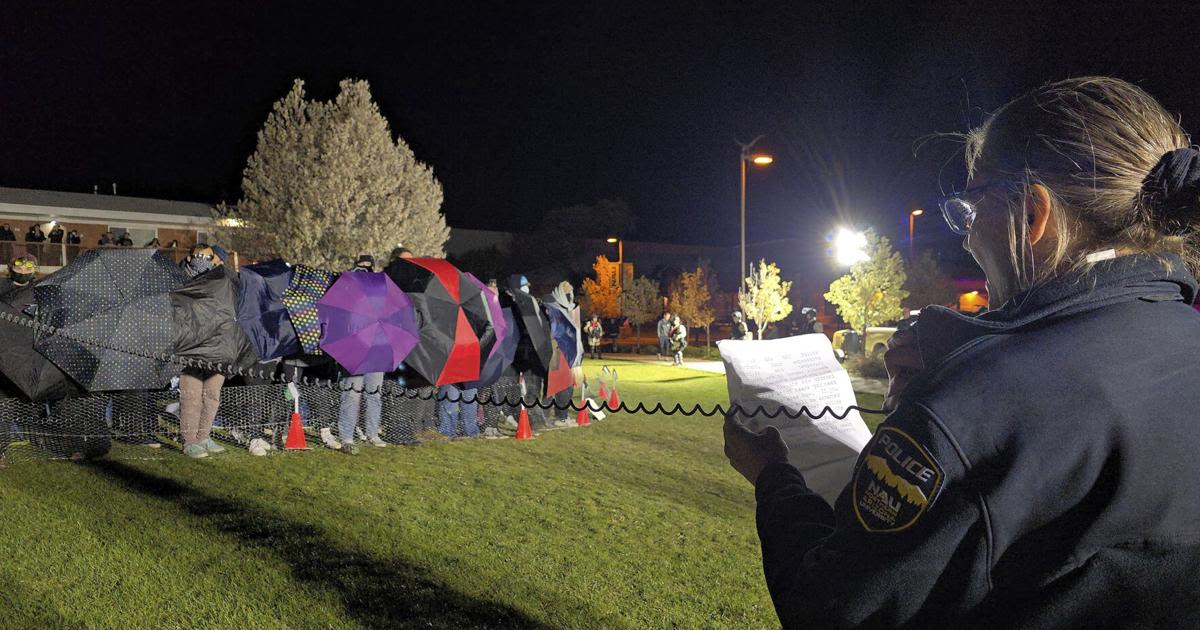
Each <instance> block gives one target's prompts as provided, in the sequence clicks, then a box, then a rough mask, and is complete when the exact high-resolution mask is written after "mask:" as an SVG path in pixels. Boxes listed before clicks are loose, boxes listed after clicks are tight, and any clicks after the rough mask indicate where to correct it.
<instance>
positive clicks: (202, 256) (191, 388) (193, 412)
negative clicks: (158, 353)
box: [179, 243, 225, 459]
mask: <svg viewBox="0 0 1200 630" xmlns="http://www.w3.org/2000/svg"><path fill="white" fill-rule="evenodd" d="M180 266H181V267H182V269H183V271H184V273H185V274H187V276H188V278H189V281H193V280H196V279H197V278H200V277H201V276H203V275H204V274H207V273H209V272H211V271H213V269H215V268H216V267H219V266H221V259H220V258H217V256H216V254H215V253H214V252H213V248H212V247H210V246H209V245H207V244H205V243H198V244H197V245H196V246H195V247H193V248H192V250H191V252H190V253H189V254H188V257H187V258H186V259H184V261H183V263H182V264H181V265H180ZM224 384H225V375H224V374H222V373H220V372H215V371H210V370H206V369H203V368H200V367H191V366H189V367H186V368H184V369H183V370H182V372H180V374H179V433H180V437H181V439H182V441H183V454H184V455H186V456H188V457H190V458H192V459H201V458H205V457H208V456H209V455H210V454H212V455H216V454H219V453H224V452H225V447H223V446H221V445H220V444H217V442H216V441H215V440H213V439H212V426H213V421H214V420H215V419H216V417H217V408H218V407H220V406H221V387H222V386H223V385H224Z"/></svg>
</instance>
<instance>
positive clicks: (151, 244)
mask: <svg viewBox="0 0 1200 630" xmlns="http://www.w3.org/2000/svg"><path fill="white" fill-rule="evenodd" d="M146 247H153V248H154V249H158V248H160V247H162V243H160V242H158V237H157V236H155V237H154V238H152V239H150V242H149V243H146Z"/></svg>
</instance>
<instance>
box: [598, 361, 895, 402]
mask: <svg viewBox="0 0 1200 630" xmlns="http://www.w3.org/2000/svg"><path fill="white" fill-rule="evenodd" d="M604 356H605V357H611V358H614V359H622V360H625V361H638V362H641V363H653V364H656V365H668V362H667V361H665V360H663V359H656V358H655V357H654V355H649V354H625V353H614V354H607V353H606V354H605V355H604ZM683 367H685V368H690V369H693V370H699V371H701V372H711V373H713V374H724V373H725V364H724V363H723V362H721V361H700V360H697V359H684V360H683ZM850 384H851V385H853V386H854V391H856V392H863V393H865V394H879V395H880V396H882V395H884V394H886V393H887V379H886V378H863V377H861V376H855V375H853V374H851V375H850Z"/></svg>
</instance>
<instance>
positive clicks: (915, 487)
mask: <svg viewBox="0 0 1200 630" xmlns="http://www.w3.org/2000/svg"><path fill="white" fill-rule="evenodd" d="M943 476H944V475H943V473H942V468H941V466H939V465H938V463H937V460H935V459H934V458H933V456H932V455H930V454H929V452H928V451H926V450H925V448H924V447H922V446H921V445H920V444H918V443H917V441H916V440H914V439H912V438H911V437H910V436H909V435H908V434H907V433H905V432H904V431H901V430H900V429H896V428H893V427H881V428H880V429H879V432H878V433H876V434H875V439H873V440H871V444H870V445H869V446H868V448H867V451H866V452H865V453H864V455H863V458H862V461H860V462H859V464H858V469H857V470H855V471H854V484H853V485H854V492H853V495H852V496H851V498H852V500H853V504H854V513H855V515H857V516H858V521H859V522H860V523H862V526H863V527H864V528H866V530H867V531H869V532H898V531H901V530H903V529H906V528H908V527H909V526H910V525H912V524H913V523H915V522H917V519H918V518H920V516H921V514H923V513H924V512H925V509H926V508H928V507H929V506H930V505H932V504H933V501H934V499H936V498H937V494H938V491H939V490H941V487H942V481H943Z"/></svg>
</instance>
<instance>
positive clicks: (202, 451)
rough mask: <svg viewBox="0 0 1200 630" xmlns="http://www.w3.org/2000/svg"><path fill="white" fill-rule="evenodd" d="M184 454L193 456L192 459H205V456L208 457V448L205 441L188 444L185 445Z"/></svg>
mask: <svg viewBox="0 0 1200 630" xmlns="http://www.w3.org/2000/svg"><path fill="white" fill-rule="evenodd" d="M183 454H184V455H187V456H188V457H191V458H192V459H204V458H205V457H208V449H206V448H204V444H203V443H201V442H197V443H195V444H188V445H187V446H185V447H183Z"/></svg>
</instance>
